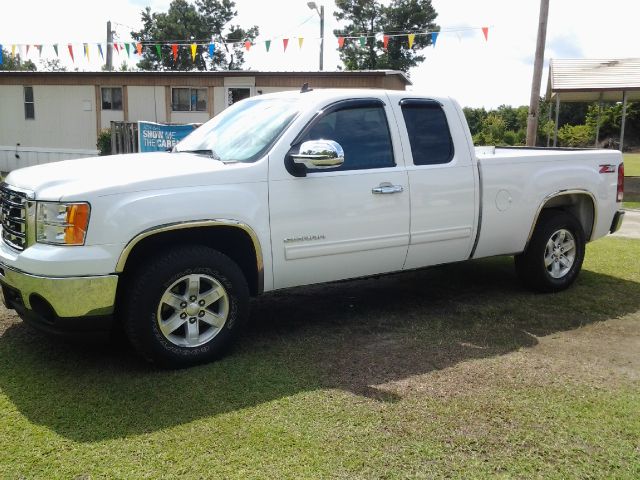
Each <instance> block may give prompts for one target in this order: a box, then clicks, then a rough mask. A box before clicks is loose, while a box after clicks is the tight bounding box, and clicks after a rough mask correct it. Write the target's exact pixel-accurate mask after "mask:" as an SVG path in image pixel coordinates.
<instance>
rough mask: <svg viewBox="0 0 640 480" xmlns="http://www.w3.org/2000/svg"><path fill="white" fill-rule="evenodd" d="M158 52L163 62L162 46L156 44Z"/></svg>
mask: <svg viewBox="0 0 640 480" xmlns="http://www.w3.org/2000/svg"><path fill="white" fill-rule="evenodd" d="M156 52H157V53H158V58H159V59H160V61H162V46H160V45H158V44H157V43H156Z"/></svg>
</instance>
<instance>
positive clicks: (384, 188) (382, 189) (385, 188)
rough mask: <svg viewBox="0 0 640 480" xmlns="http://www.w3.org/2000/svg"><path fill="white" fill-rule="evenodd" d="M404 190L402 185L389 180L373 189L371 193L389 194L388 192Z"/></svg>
mask: <svg viewBox="0 0 640 480" xmlns="http://www.w3.org/2000/svg"><path fill="white" fill-rule="evenodd" d="M403 190H404V188H402V185H392V184H391V183H389V182H382V183H381V184H380V185H378V186H377V187H374V188H372V189H371V193H373V194H376V195H380V194H388V193H400V192H402V191H403Z"/></svg>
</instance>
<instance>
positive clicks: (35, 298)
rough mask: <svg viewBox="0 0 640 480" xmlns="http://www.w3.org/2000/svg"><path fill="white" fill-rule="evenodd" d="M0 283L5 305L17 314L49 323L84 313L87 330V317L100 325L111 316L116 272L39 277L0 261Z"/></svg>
mask: <svg viewBox="0 0 640 480" xmlns="http://www.w3.org/2000/svg"><path fill="white" fill-rule="evenodd" d="M0 284H2V292H3V294H4V301H5V305H6V306H7V308H11V309H14V310H16V311H17V312H18V313H19V314H20V316H21V317H23V318H25V317H28V320H36V321H38V322H39V323H43V324H47V325H49V326H51V327H54V326H56V325H59V326H61V327H62V326H63V325H64V324H65V323H67V324H68V323H71V324H73V325H75V324H77V323H78V322H77V321H75V320H77V319H80V318H86V317H88V318H86V321H85V322H84V323H86V327H87V328H86V330H91V329H92V325H91V323H92V320H91V319H96V320H99V321H97V322H96V323H99V324H100V326H98V325H95V327H96V329H102V327H103V323H104V319H106V318H109V317H112V315H113V311H114V305H115V298H116V289H117V287H118V276H117V275H102V276H91V277H42V276H37V275H31V274H28V273H25V272H22V271H19V270H16V269H14V268H11V267H8V266H7V265H4V264H2V263H0ZM25 319H27V318H25ZM65 319H67V321H66V322H65ZM71 320H73V321H71ZM82 330H85V328H82Z"/></svg>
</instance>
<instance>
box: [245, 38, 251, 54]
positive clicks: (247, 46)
mask: <svg viewBox="0 0 640 480" xmlns="http://www.w3.org/2000/svg"><path fill="white" fill-rule="evenodd" d="M244 48H245V49H246V50H247V52H248V51H249V49H250V48H251V42H250V41H249V40H247V41H246V42H244Z"/></svg>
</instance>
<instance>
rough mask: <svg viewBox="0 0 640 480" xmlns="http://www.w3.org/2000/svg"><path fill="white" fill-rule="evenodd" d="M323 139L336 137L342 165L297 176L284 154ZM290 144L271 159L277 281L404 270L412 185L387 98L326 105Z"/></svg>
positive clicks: (285, 284) (281, 283)
mask: <svg viewBox="0 0 640 480" xmlns="http://www.w3.org/2000/svg"><path fill="white" fill-rule="evenodd" d="M384 99H385V100H387V98H386V96H384ZM389 119H391V120H392V122H389ZM318 139H324V140H334V141H336V142H338V143H339V144H340V145H341V146H342V148H343V150H344V159H345V161H344V164H343V165H342V166H340V167H338V168H335V169H330V170H308V171H307V173H306V176H303V177H296V176H294V174H293V173H290V171H288V170H287V169H286V168H285V161H286V158H287V153H291V152H293V151H295V152H296V153H297V149H298V148H299V146H300V144H301V143H302V142H304V141H307V140H318ZM287 147H289V146H288V145H287ZM290 148H291V150H289V152H280V153H279V154H276V155H275V156H274V155H273V154H272V155H271V156H270V159H269V161H270V173H269V207H270V215H271V218H270V220H271V240H272V255H273V272H274V285H275V287H276V288H283V287H289V286H295V285H305V284H310V283H319V282H326V281H331V280H338V279H344V278H352V277H358V276H364V275H371V274H376V273H382V272H389V271H394V270H401V269H402V266H403V264H404V260H405V257H406V254H407V247H408V244H409V192H408V188H407V187H408V182H407V172H406V170H405V168H404V162H403V158H402V150H401V147H400V139H399V137H398V129H397V125H396V123H395V121H394V118H393V113H392V111H391V109H390V107H389V106H388V105H387V104H386V102H384V101H383V100H381V99H376V98H360V99H350V100H344V101H339V102H335V103H332V104H330V105H326V106H324V107H323V108H322V109H321V111H320V112H319V113H318V114H317V115H316V116H315V118H313V119H312V120H311V122H310V123H309V124H307V125H306V127H305V128H304V129H303V130H302V131H301V132H300V135H299V136H298V138H296V139H295V140H294V142H293V144H292V145H291V147H290ZM381 185H382V186H383V187H387V188H381Z"/></svg>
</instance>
